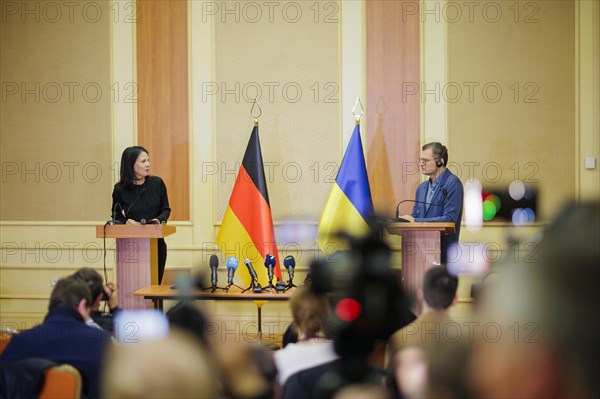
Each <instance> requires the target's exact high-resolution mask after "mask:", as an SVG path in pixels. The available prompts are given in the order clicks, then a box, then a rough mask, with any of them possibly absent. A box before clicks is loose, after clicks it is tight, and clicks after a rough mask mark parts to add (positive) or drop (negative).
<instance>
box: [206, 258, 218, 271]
mask: <svg viewBox="0 0 600 399" xmlns="http://www.w3.org/2000/svg"><path fill="white" fill-rule="evenodd" d="M208 262H209V264H210V267H211V268H213V267H217V266H219V257H218V256H217V255H211V256H210V260H209V261H208Z"/></svg>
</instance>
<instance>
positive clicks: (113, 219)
mask: <svg viewBox="0 0 600 399" xmlns="http://www.w3.org/2000/svg"><path fill="white" fill-rule="evenodd" d="M117 205H118V206H119V208H121V213H123V207H122V206H121V203H119V202H117V203H116V204H115V206H114V207H113V212H112V220H109V221H108V224H123V222H121V221H120V220H117Z"/></svg>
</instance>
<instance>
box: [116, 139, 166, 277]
mask: <svg viewBox="0 0 600 399" xmlns="http://www.w3.org/2000/svg"><path fill="white" fill-rule="evenodd" d="M170 214H171V208H170V207H169V198H168V197H167V187H166V186H165V183H164V182H163V180H162V179H161V178H160V177H158V176H151V175H150V157H149V156H148V151H147V150H146V149H145V148H144V147H140V146H133V147H127V148H126V149H125V150H124V151H123V155H122V156H121V169H120V180H119V182H118V183H117V184H115V187H114V189H113V193H112V219H113V220H114V221H115V222H116V223H126V224H152V223H153V224H159V223H163V224H164V223H166V222H167V219H168V218H169V215H170ZM166 261H167V244H166V243H165V240H164V239H163V238H159V239H158V282H159V284H160V282H161V281H162V277H163V273H164V271H165V263H166Z"/></svg>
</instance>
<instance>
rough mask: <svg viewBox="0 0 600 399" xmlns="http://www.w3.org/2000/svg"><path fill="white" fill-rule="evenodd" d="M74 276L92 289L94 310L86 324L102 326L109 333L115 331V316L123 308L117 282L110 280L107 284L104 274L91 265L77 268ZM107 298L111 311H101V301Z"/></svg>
mask: <svg viewBox="0 0 600 399" xmlns="http://www.w3.org/2000/svg"><path fill="white" fill-rule="evenodd" d="M73 276H74V277H76V278H78V279H80V280H82V281H84V282H85V283H86V284H87V285H88V286H89V287H90V290H91V291H92V301H93V302H92V311H91V313H90V318H88V319H87V320H86V324H87V325H89V326H92V327H100V328H102V329H104V330H106V331H108V332H109V333H111V334H112V333H114V325H113V320H114V316H116V315H117V313H118V312H119V311H120V310H121V309H120V308H119V293H118V288H117V285H116V284H115V283H113V282H112V281H108V282H107V283H106V285H104V284H103V282H102V276H101V275H100V273H98V272H97V271H96V270H94V269H92V268H91V267H82V268H81V269H79V270H77V271H76V272H75V273H74V274H73ZM103 300H106V303H107V304H108V309H109V311H108V312H107V313H104V312H101V311H100V302H102V301H103Z"/></svg>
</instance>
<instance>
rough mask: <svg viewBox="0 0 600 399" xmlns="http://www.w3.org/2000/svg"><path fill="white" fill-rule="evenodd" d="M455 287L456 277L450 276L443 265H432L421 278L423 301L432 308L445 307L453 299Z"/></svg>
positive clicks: (456, 285)
mask: <svg viewBox="0 0 600 399" xmlns="http://www.w3.org/2000/svg"><path fill="white" fill-rule="evenodd" d="M457 287H458V278H457V277H454V276H451V275H450V274H449V273H448V270H447V269H446V267H444V266H434V267H432V268H431V269H429V270H427V272H426V273H425V277H424V278H423V294H424V296H425V302H427V305H428V306H429V307H431V308H433V309H447V308H448V306H450V305H451V304H452V301H453V300H454V296H455V295H456V288H457Z"/></svg>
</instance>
